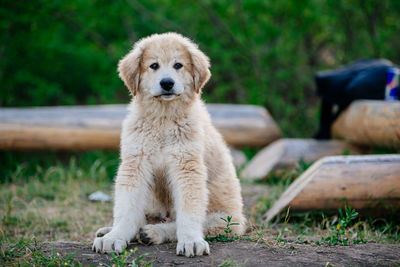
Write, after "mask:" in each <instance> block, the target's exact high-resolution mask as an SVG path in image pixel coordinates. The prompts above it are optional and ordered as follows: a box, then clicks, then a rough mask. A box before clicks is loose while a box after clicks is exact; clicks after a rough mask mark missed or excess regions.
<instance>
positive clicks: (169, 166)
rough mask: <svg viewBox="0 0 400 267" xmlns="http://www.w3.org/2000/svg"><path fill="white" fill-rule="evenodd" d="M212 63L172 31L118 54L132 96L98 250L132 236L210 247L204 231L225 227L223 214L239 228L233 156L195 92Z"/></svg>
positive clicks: (185, 247) (187, 249)
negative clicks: (110, 210)
mask: <svg viewBox="0 0 400 267" xmlns="http://www.w3.org/2000/svg"><path fill="white" fill-rule="evenodd" d="M209 67H210V64H209V60H208V58H207V56H205V55H204V54H203V53H202V52H201V51H200V50H199V49H198V47H197V45H195V44H194V43H193V42H191V41H190V40H189V39H187V38H185V37H183V36H181V35H179V34H176V33H165V34H154V35H151V36H150V37H147V38H145V39H142V40H140V41H139V42H137V43H136V44H135V45H134V48H133V49H132V51H131V52H129V53H128V54H127V55H126V56H125V57H124V58H123V59H122V60H121V61H120V62H119V65H118V71H119V75H120V77H121V79H122V80H123V81H124V83H125V85H126V86H127V87H128V88H129V89H130V91H131V93H132V95H133V100H132V103H131V104H130V107H129V109H130V112H129V114H128V116H127V117H126V118H125V120H124V122H123V126H122V134H121V165H120V166H119V169H118V174H117V177H116V181H115V206H114V222H113V226H112V227H105V228H101V229H99V230H98V231H97V234H96V235H97V238H96V239H95V240H94V243H93V249H94V250H95V251H98V252H111V251H116V252H121V251H123V250H124V248H125V247H126V245H127V243H128V242H130V241H132V240H135V239H136V238H137V239H138V240H139V241H140V242H143V243H146V244H150V243H153V244H160V243H163V242H167V241H176V240H177V241H178V244H177V248H176V253H177V254H178V255H186V256H188V257H189V256H195V255H203V254H209V251H210V249H209V246H208V243H207V242H206V241H205V240H204V235H209V236H215V235H218V234H220V233H221V234H223V233H224V231H223V230H224V229H225V226H226V223H225V222H224V221H223V220H221V218H226V217H227V216H232V221H233V222H237V223H239V225H235V226H232V233H233V234H243V232H244V230H245V218H244V216H243V204H242V197H241V194H240V184H239V181H238V179H237V177H236V172H235V169H234V166H233V164H232V158H231V156H230V153H229V150H228V148H227V146H226V144H225V142H224V140H223V139H222V137H221V135H220V134H219V133H218V132H217V130H216V129H215V128H214V126H213V125H212V123H211V119H210V116H209V114H208V112H207V110H206V108H205V106H204V103H203V101H202V100H201V99H200V94H201V89H202V87H203V86H204V84H205V83H206V82H207V81H208V79H209V78H210V75H211V74H210V71H209ZM151 218H152V219H153V221H154V219H156V220H158V223H157V224H150V221H151ZM163 220H164V221H167V222H164V223H161V221H163Z"/></svg>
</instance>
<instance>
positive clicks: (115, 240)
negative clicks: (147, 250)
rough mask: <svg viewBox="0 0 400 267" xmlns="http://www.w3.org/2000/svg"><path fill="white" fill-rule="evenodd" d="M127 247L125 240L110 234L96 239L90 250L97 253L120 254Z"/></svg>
mask: <svg viewBox="0 0 400 267" xmlns="http://www.w3.org/2000/svg"><path fill="white" fill-rule="evenodd" d="M127 245H128V242H127V241H126V240H124V239H123V238H121V237H118V236H117V235H115V234H114V235H113V234H112V232H110V233H108V234H106V235H104V236H103V237H96V238H95V239H94V241H93V246H92V250H93V251H95V252H98V253H109V252H117V253H121V252H123V251H124V250H125V248H126V246H127Z"/></svg>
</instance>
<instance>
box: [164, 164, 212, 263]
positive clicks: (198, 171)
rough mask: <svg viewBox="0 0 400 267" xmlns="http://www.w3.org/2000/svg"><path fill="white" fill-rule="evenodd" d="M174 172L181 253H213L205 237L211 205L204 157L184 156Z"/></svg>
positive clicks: (173, 179) (191, 254)
mask: <svg viewBox="0 0 400 267" xmlns="http://www.w3.org/2000/svg"><path fill="white" fill-rule="evenodd" d="M178 162H179V164H175V167H174V168H173V170H172V172H171V173H170V174H171V176H170V179H171V186H172V188H171V189H172V194H173V198H174V205H175V210H176V227H177V233H176V234H177V239H178V245H177V248H176V254H177V255H185V256H186V257H193V256H195V255H203V254H209V253H210V248H209V246H208V243H207V242H206V241H205V240H204V237H203V224H204V220H205V216H206V210H207V205H208V191H207V176H206V175H207V174H206V168H205V166H204V164H203V161H202V159H201V158H196V157H192V158H190V159H180V160H178Z"/></svg>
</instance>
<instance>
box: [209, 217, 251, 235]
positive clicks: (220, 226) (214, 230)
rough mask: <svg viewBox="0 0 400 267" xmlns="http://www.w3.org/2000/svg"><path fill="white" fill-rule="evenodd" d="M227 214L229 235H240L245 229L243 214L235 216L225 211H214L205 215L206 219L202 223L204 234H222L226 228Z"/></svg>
mask: <svg viewBox="0 0 400 267" xmlns="http://www.w3.org/2000/svg"><path fill="white" fill-rule="evenodd" d="M228 216H229V217H231V219H230V224H231V223H234V225H229V229H230V230H231V231H232V232H231V233H230V235H232V236H234V235H242V234H244V232H245V231H246V223H245V219H244V218H243V216H241V215H240V216H235V215H231V214H227V213H225V212H214V213H210V214H208V215H207V219H206V221H205V224H204V234H205V236H209V237H213V236H218V235H220V234H221V235H224V234H226V233H225V230H226V229H227V228H228V222H227V220H228Z"/></svg>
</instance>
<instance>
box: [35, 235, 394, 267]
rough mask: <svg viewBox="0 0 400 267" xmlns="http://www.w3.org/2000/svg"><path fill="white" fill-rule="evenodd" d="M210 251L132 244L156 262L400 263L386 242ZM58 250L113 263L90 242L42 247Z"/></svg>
mask: <svg viewBox="0 0 400 267" xmlns="http://www.w3.org/2000/svg"><path fill="white" fill-rule="evenodd" d="M210 245H211V246H210V248H211V255H210V256H201V257H195V258H186V257H183V256H176V255H175V244H164V245H157V246H143V245H140V244H132V245H130V246H129V247H128V250H129V249H130V248H134V247H137V248H138V251H137V252H136V254H134V255H133V256H132V257H131V258H129V259H133V258H134V257H135V255H136V257H137V256H138V255H140V254H143V253H149V255H148V256H147V257H146V258H145V261H152V262H153V265H154V266H177V265H182V266H219V265H223V264H225V266H244V265H245V266H329V265H331V266H399V265H400V246H399V245H387V244H374V243H369V244H363V245H352V246H334V247H324V246H316V245H304V244H302V245H299V244H285V245H284V246H282V247H267V246H265V245H264V244H257V243H254V242H248V241H235V242H233V243H211V244H210ZM53 248H55V251H56V252H58V253H60V254H62V255H67V254H71V253H74V252H75V253H76V254H75V259H76V260H79V261H80V262H81V263H82V264H83V265H95V266H98V265H100V264H102V263H103V264H107V265H109V264H111V265H112V264H113V263H114V262H113V260H112V258H111V256H110V255H106V254H97V253H94V252H92V251H91V249H90V248H91V244H89V243H86V244H84V243H68V242H52V243H45V244H43V247H42V249H43V251H44V252H45V253H46V254H51V253H52V251H53Z"/></svg>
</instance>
